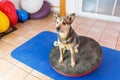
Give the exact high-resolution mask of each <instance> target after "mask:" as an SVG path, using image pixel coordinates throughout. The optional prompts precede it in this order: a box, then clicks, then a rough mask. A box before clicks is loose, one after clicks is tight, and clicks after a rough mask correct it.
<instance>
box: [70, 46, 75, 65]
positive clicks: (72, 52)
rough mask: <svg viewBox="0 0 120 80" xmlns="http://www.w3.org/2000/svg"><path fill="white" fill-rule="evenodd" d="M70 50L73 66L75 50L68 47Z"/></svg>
mask: <svg viewBox="0 0 120 80" xmlns="http://www.w3.org/2000/svg"><path fill="white" fill-rule="evenodd" d="M70 52H71V66H72V67H75V59H74V56H75V52H74V48H72V49H70Z"/></svg>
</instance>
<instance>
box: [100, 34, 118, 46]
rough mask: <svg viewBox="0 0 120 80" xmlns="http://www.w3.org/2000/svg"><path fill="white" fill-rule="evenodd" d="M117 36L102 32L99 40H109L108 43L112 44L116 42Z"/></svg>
mask: <svg viewBox="0 0 120 80" xmlns="http://www.w3.org/2000/svg"><path fill="white" fill-rule="evenodd" d="M117 38H118V37H116V36H113V35H110V34H105V33H104V34H103V35H102V37H101V38H100V40H101V41H104V42H109V43H112V44H116V42H117Z"/></svg>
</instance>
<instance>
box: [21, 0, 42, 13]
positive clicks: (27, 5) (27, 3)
mask: <svg viewBox="0 0 120 80" xmlns="http://www.w3.org/2000/svg"><path fill="white" fill-rule="evenodd" d="M20 3H21V6H22V8H23V9H24V10H26V11H27V12H28V13H35V12H37V11H38V10H40V8H41V7H42V5H43V0H21V2H20Z"/></svg>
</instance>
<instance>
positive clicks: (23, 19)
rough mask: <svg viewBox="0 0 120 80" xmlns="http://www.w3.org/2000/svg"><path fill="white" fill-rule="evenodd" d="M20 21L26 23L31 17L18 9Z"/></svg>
mask: <svg viewBox="0 0 120 80" xmlns="http://www.w3.org/2000/svg"><path fill="white" fill-rule="evenodd" d="M17 15H18V20H19V21H20V22H25V21H27V20H28V18H29V15H28V13H27V12H26V11H25V10H18V9H17Z"/></svg>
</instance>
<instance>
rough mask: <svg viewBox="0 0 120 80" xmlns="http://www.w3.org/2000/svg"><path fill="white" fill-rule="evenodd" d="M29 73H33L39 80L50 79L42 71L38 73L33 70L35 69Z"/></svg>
mask: <svg viewBox="0 0 120 80" xmlns="http://www.w3.org/2000/svg"><path fill="white" fill-rule="evenodd" d="M31 74H32V75H34V76H36V77H38V78H39V79H41V80H52V79H51V78H49V77H48V76H46V75H44V74H42V73H40V72H38V71H35V70H34V71H33V72H32V73H31Z"/></svg>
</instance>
